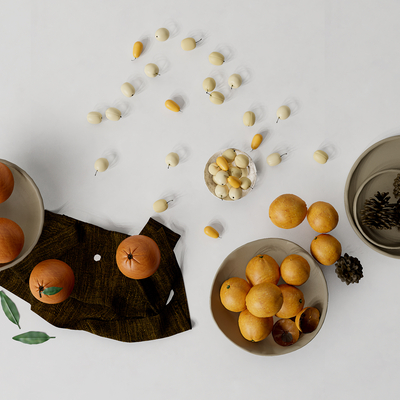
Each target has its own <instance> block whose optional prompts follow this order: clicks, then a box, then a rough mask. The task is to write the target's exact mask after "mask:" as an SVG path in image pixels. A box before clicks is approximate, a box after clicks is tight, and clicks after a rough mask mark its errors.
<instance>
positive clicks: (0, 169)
mask: <svg viewBox="0 0 400 400" xmlns="http://www.w3.org/2000/svg"><path fill="white" fill-rule="evenodd" d="M13 190H14V176H13V174H12V172H11V170H10V168H8V167H7V165H6V164H3V163H2V162H0V203H4V202H5V201H6V200H7V199H8V198H9V197H10V196H11V193H12V192H13Z"/></svg>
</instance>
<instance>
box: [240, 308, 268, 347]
mask: <svg viewBox="0 0 400 400" xmlns="http://www.w3.org/2000/svg"><path fill="white" fill-rule="evenodd" d="M238 322H239V329H240V333H241V334H242V336H243V337H244V338H245V339H247V340H249V341H250V342H259V341H261V340H264V339H265V338H266V337H267V336H268V335H269V334H270V333H271V331H272V327H273V326H274V319H273V318H272V317H268V318H258V317H255V316H254V315H253V314H252V313H251V312H250V311H249V310H244V311H242V312H241V313H240V315H239V321H238Z"/></svg>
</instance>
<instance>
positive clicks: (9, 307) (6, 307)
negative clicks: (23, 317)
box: [0, 291, 21, 329]
mask: <svg viewBox="0 0 400 400" xmlns="http://www.w3.org/2000/svg"><path fill="white" fill-rule="evenodd" d="M0 297H1V306H2V307H3V311H4V314H6V316H7V318H8V319H9V320H10V321H11V322H12V323H14V324H15V325H17V326H18V328H19V329H21V327H20V326H19V312H18V309H17V306H16V305H15V304H14V302H13V301H12V300H11V299H10V298H9V297H8V296H7V295H6V294H5V293H4V292H3V291H1V292H0Z"/></svg>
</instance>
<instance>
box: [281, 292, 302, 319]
mask: <svg viewBox="0 0 400 400" xmlns="http://www.w3.org/2000/svg"><path fill="white" fill-rule="evenodd" d="M278 287H279V289H281V291H282V296H283V304H282V307H281V308H280V310H279V311H278V312H277V313H276V316H277V317H278V318H292V317H295V316H296V315H297V314H298V313H299V312H300V311H301V310H302V308H303V307H304V295H303V292H302V291H301V290H300V289H299V288H297V287H294V286H291V285H287V284H283V285H279V286H278Z"/></svg>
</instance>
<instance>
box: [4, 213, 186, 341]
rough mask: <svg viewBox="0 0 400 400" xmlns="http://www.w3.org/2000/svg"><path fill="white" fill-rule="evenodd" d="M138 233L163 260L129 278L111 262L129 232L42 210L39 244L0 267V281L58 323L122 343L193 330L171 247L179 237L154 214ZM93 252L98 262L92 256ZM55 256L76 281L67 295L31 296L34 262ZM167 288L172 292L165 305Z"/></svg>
mask: <svg viewBox="0 0 400 400" xmlns="http://www.w3.org/2000/svg"><path fill="white" fill-rule="evenodd" d="M140 234H141V235H145V236H149V237H151V238H152V239H153V240H154V241H155V242H156V243H157V244H158V246H159V248H160V251H161V263H160V267H159V268H158V270H157V271H156V272H155V273H154V274H153V275H152V276H150V277H149V278H146V279H141V280H135V279H129V278H127V277H125V276H124V275H123V274H122V273H121V272H120V271H119V269H118V267H117V264H116V261H115V253H116V250H117V247H118V245H119V244H120V243H121V242H122V240H124V239H125V238H127V237H128V235H125V234H122V233H118V232H112V231H107V230H105V229H102V228H100V227H98V226H95V225H91V224H88V223H85V222H82V221H78V220H76V219H73V218H70V217H67V216H64V215H58V214H55V213H52V212H50V211H46V212H45V222H44V227H43V232H42V235H41V237H40V239H39V241H38V243H37V245H36V246H35V248H34V249H33V251H32V252H31V254H30V255H29V256H28V257H26V258H25V259H24V260H23V261H21V262H20V263H19V264H17V265H16V266H14V267H12V268H9V269H7V270H5V271H3V272H0V285H1V286H3V287H4V288H6V289H7V290H9V291H10V292H12V293H14V294H16V295H17V296H19V297H20V298H22V299H24V300H26V301H27V302H29V303H30V304H31V309H32V310H33V311H34V312H35V313H37V314H38V315H40V316H41V317H43V318H44V319H45V320H47V321H48V322H50V323H51V324H53V325H55V326H58V327H60V328H69V329H79V330H85V331H88V332H91V333H94V334H96V335H99V336H104V337H107V338H111V339H116V340H120V341H123V342H139V341H143V340H151V339H158V338H163V337H167V336H171V335H175V334H176V333H179V332H184V331H186V330H189V329H191V321H190V315H189V308H188V304H187V299H186V292H185V286H184V282H183V277H182V273H181V270H180V268H179V265H178V263H177V260H176V258H175V254H174V252H173V249H174V247H175V245H176V243H177V241H178V240H179V238H180V236H179V235H178V234H177V233H175V232H173V231H171V230H170V229H168V228H166V227H165V226H164V225H162V224H160V223H159V222H157V221H155V220H154V219H152V218H150V219H149V221H148V223H147V224H146V226H145V227H144V228H143V230H142V231H141V232H140ZM97 254H98V255H100V256H101V259H100V261H95V260H94V256H95V255H97ZM54 258H55V259H58V260H62V261H64V262H65V263H67V264H68V265H69V266H70V267H71V268H72V270H73V271H74V274H75V286H74V290H73V291H72V294H71V296H70V297H69V298H68V299H67V300H65V301H64V302H62V303H59V304H54V305H50V304H44V303H41V302H40V301H38V300H36V299H35V298H34V297H33V295H32V294H31V292H30V290H29V276H30V273H31V271H32V269H33V268H34V267H35V265H36V264H38V263H39V262H41V261H43V260H46V259H54ZM171 290H173V292H174V295H173V297H172V300H171V301H170V302H169V303H168V305H166V302H167V300H168V297H169V295H170V292H171ZM32 329H33V328H32Z"/></svg>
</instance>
